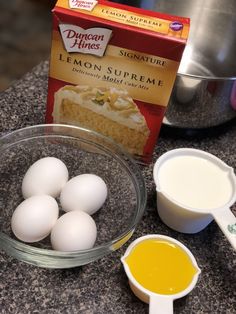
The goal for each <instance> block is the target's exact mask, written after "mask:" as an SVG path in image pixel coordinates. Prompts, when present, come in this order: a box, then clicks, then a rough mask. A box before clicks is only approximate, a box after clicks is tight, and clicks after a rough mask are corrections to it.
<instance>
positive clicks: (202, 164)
mask: <svg viewBox="0 0 236 314" xmlns="http://www.w3.org/2000/svg"><path fill="white" fill-rule="evenodd" d="M153 176H154V181H155V184H156V191H157V210H158V213H159V216H160V218H161V219H162V221H163V222H164V223H165V224H166V225H167V226H169V227H170V228H172V229H174V230H176V231H179V232H183V233H196V232H199V231H201V230H202V229H204V228H205V227H206V226H207V225H208V224H209V223H210V222H211V221H212V220H213V219H215V221H216V222H217V224H218V225H219V227H220V228H221V230H222V231H223V233H224V234H225V236H226V237H227V239H228V240H229V242H230V243H231V245H232V246H233V248H234V249H235V250H236V217H235V216H234V214H233V213H232V211H231V210H230V207H231V206H232V205H233V204H234V203H235V201H236V177H235V174H234V170H233V168H232V167H229V166H228V165H227V164H225V163H224V162H223V161H222V160H221V159H219V158H217V157H216V156H214V155H212V154H209V153H207V152H204V151H202V150H198V149H191V148H179V149H174V150H171V151H169V152H167V153H165V154H163V155H162V156H161V157H160V158H158V159H157V161H156V163H155V165H154V169H153Z"/></svg>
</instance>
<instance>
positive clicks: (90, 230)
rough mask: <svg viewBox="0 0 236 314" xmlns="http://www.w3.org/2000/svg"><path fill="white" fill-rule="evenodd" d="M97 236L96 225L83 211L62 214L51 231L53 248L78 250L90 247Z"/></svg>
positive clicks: (67, 250)
mask: <svg viewBox="0 0 236 314" xmlns="http://www.w3.org/2000/svg"><path fill="white" fill-rule="evenodd" d="M96 237H97V227H96V224H95V221H94V220H93V218H92V217H91V216H89V215H88V214H87V213H85V212H83V211H79V210H76V211H71V212H69V213H66V214H64V215H62V216H61V217H60V218H59V219H58V220H57V222H56V224H55V225H54V227H53V229H52V232H51V244H52V247H53V248H54V250H58V251H64V252H69V251H78V250H86V249H90V248H92V247H93V246H94V243H95V241H96Z"/></svg>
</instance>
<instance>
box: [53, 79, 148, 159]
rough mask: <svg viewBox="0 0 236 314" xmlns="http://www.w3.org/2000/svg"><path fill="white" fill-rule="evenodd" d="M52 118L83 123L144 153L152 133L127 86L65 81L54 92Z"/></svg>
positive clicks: (125, 146) (127, 146)
mask: <svg viewBox="0 0 236 314" xmlns="http://www.w3.org/2000/svg"><path fill="white" fill-rule="evenodd" d="M53 122H54V123H65V124H72V125H77V126H81V127H84V128H88V129H91V130H94V131H96V132H99V133H101V134H103V135H105V136H108V137H111V138H112V139H113V140H114V141H116V142H117V143H118V144H120V145H122V146H123V147H124V148H125V149H126V150H127V151H128V152H129V153H131V154H133V155H138V156H139V155H143V152H144V147H145V144H146V142H147V139H148V137H149V134H150V130H149V128H148V126H147V123H146V120H145V118H144V116H143V115H142V114H141V112H140V110H139V108H138V106H137V105H136V104H135V102H134V101H133V99H132V98H131V97H130V96H129V94H128V92H127V91H126V90H124V89H118V88H115V87H109V88H106V87H92V86H81V85H78V86H73V85H66V86H64V87H62V88H60V89H59V90H58V91H57V92H56V93H55V94H54V107H53Z"/></svg>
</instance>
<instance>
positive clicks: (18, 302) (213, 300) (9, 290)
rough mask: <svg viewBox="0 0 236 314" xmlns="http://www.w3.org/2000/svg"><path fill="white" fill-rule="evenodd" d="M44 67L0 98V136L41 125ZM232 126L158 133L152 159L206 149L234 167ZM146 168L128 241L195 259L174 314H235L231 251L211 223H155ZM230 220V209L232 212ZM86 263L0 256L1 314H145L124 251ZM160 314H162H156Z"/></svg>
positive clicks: (235, 257)
mask: <svg viewBox="0 0 236 314" xmlns="http://www.w3.org/2000/svg"><path fill="white" fill-rule="evenodd" d="M47 73H48V63H47V62H43V63H41V64H40V65H38V66H37V67H36V68H34V69H33V70H32V71H31V72H30V73H28V74H26V75H25V76H24V77H23V78H22V79H21V80H20V81H17V82H15V83H14V84H13V85H12V86H11V87H10V88H9V89H8V90H6V91H5V92H4V93H2V94H1V99H0V133H1V134H4V133H7V132H9V131H11V130H15V129H18V128H21V127H25V126H29V125H34V124H40V123H44V115H45V104H46V95H47ZM235 139H236V125H235V124H234V125H231V126H230V127H228V128H227V129H226V130H225V131H224V132H222V133H221V134H218V135H215V136H208V137H207V136H205V137H203V138H200V139H199V138H198V139H197V138H194V137H191V138H183V137H180V136H174V135H173V136H172V135H170V134H168V135H167V134H164V133H163V134H162V135H161V136H160V138H159V140H158V144H157V146H156V149H155V153H154V158H153V160H155V159H156V158H157V157H159V156H160V155H161V154H162V153H164V152H166V151H168V150H170V149H173V148H178V147H192V148H198V149H203V150H205V151H208V152H210V153H212V154H214V155H216V156H218V157H219V158H221V159H222V160H223V161H225V162H226V163H227V164H228V165H230V166H232V167H233V168H234V169H236V158H235V157H236V141H235ZM152 168H153V163H151V164H150V165H149V166H147V167H143V168H142V172H143V176H144V178H145V181H146V184H147V192H148V202H147V208H146V211H145V214H144V216H143V219H142V221H141V223H140V224H139V225H138V228H137V230H136V232H135V233H134V235H133V237H132V240H134V239H135V238H137V237H139V236H142V235H145V234H150V233H157V234H164V235H168V236H172V237H174V238H176V239H177V240H179V241H181V242H182V243H184V244H185V245H186V246H187V247H188V248H189V249H190V250H191V251H192V253H193V254H194V255H195V257H196V260H197V262H198V265H199V267H200V268H201V270H202V273H201V275H200V279H199V281H198V284H197V286H196V287H195V289H194V290H193V291H192V292H191V293H190V294H189V295H187V296H186V297H184V298H182V299H178V300H176V301H175V302H174V312H175V313H186V314H190V313H212V314H216V313H222V314H234V313H236V253H235V252H234V251H233V249H232V248H231V246H230V244H229V243H228V241H227V240H226V238H225V237H224V235H223V234H222V232H221V231H220V229H219V228H218V226H217V225H216V223H215V222H212V223H211V224H210V225H209V226H208V227H207V228H206V229H205V230H203V231H201V232H200V233H197V234H194V235H186V234H181V233H178V232H175V231H173V230H171V229H169V228H168V227H167V226H165V225H164V224H163V223H162V222H161V220H160V219H159V217H158V214H157V211H156V206H155V186H154V182H153V179H152ZM232 210H233V212H234V213H235V214H236V205H234V206H233V207H232ZM130 242H131V240H130V241H129V242H128V243H127V244H126V245H124V246H123V247H122V248H121V249H119V250H118V251H116V252H114V253H112V254H110V255H109V256H107V257H104V258H102V259H100V260H98V261H96V262H93V263H91V264H88V265H85V266H82V267H77V268H72V269H65V270H60V269H56V270H53V269H44V268H38V267H36V266H32V265H28V264H25V263H23V262H20V261H18V260H16V259H13V258H12V257H9V256H7V255H6V254H5V253H4V252H2V251H1V252H0V263H1V264H0V265H1V267H0V300H1V301H0V304H1V305H0V308H1V309H0V312H1V313H24V314H26V313H40V314H43V313H45V314H46V313H47V314H48V313H96V314H101V313H117V314H119V313H138V314H142V313H148V305H146V304H145V303H143V302H141V301H140V300H139V299H137V298H136V297H135V296H134V295H133V293H132V292H131V290H130V288H129V286H128V281H127V278H126V275H125V273H124V270H123V267H122V265H121V262H120V257H121V256H122V255H123V253H124V251H125V249H126V247H127V245H128V244H129V243H130ZM163 314H165V313H163Z"/></svg>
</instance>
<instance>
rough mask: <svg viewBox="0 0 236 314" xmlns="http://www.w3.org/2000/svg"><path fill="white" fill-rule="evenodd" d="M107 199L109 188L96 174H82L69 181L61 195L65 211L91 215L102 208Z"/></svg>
mask: <svg viewBox="0 0 236 314" xmlns="http://www.w3.org/2000/svg"><path fill="white" fill-rule="evenodd" d="M106 198H107V186H106V183H105V182H104V181H103V179H102V178H100V177H99V176H97V175H95V174H81V175H79V176H76V177H74V178H72V179H71V180H69V181H68V182H67V183H66V184H65V186H64V187H63V189H62V191H61V195H60V202H61V206H62V208H63V210H64V211H66V212H68V211H71V210H82V211H85V212H86V213H88V214H89V215H92V214H94V213H95V212H96V211H97V210H98V209H99V208H101V207H102V205H103V204H104V202H105V200H106Z"/></svg>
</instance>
